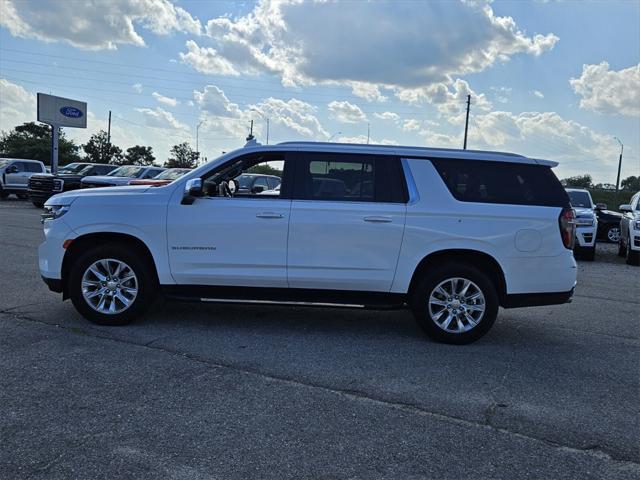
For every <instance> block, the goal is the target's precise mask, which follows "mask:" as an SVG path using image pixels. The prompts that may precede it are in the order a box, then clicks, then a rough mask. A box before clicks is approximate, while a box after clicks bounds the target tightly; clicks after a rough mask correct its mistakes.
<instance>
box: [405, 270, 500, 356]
mask: <svg viewBox="0 0 640 480" xmlns="http://www.w3.org/2000/svg"><path fill="white" fill-rule="evenodd" d="M410 303H411V308H412V310H413V314H414V316H415V318H416V321H417V322H418V325H420V327H421V328H422V330H423V331H424V332H425V333H426V334H427V335H428V336H429V337H430V338H432V339H433V340H436V341H438V342H443V343H451V344H458V345H461V344H466V343H471V342H474V341H476V340H478V339H479V338H480V337H482V336H483V335H485V334H486V333H487V332H488V331H489V329H491V327H492V326H493V323H494V322H495V320H496V317H497V315H498V294H497V291H496V286H495V285H494V283H493V281H492V280H491V278H490V277H489V276H488V275H486V274H485V273H484V272H482V271H481V270H478V269H477V268H475V267H473V266H467V265H464V264H455V263H454V264H449V265H445V266H441V267H436V268H434V270H433V271H430V272H427V273H426V274H425V275H424V276H423V277H422V279H420V280H419V282H418V284H417V285H416V287H415V288H414V289H413V291H412V292H411V296H410Z"/></svg>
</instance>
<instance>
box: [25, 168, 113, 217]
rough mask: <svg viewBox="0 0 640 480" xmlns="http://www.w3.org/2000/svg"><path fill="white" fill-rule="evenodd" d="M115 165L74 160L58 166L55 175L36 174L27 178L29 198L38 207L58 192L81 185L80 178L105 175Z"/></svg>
mask: <svg viewBox="0 0 640 480" xmlns="http://www.w3.org/2000/svg"><path fill="white" fill-rule="evenodd" d="M116 168H118V167H117V165H109V164H106V163H82V162H75V163H70V164H68V165H65V166H63V167H60V168H59V169H58V173H57V174H56V175H52V174H50V173H47V174H36V175H33V176H32V177H31V178H30V179H29V189H28V195H29V200H30V201H31V202H32V203H33V204H34V205H35V206H36V207H39V208H42V206H43V205H44V202H46V201H47V200H48V199H49V197H51V196H52V195H55V194H57V193H60V192H68V191H69V190H75V189H77V188H80V187H81V186H82V183H81V181H82V179H83V178H84V177H87V176H91V175H106V174H108V173H110V172H112V171H113V170H115V169H116Z"/></svg>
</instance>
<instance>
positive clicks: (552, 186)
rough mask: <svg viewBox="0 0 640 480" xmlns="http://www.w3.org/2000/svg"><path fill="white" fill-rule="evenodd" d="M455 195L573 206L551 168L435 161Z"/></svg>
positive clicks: (484, 200) (479, 199)
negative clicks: (570, 204)
mask: <svg viewBox="0 0 640 480" xmlns="http://www.w3.org/2000/svg"><path fill="white" fill-rule="evenodd" d="M431 161H432V162H433V164H434V165H435V167H436V170H438V173H439V174H440V176H441V177H442V180H443V181H444V183H445V184H446V185H447V188H448V189H449V191H450V192H451V194H452V195H453V196H454V197H455V198H456V199H457V200H460V201H462V202H478V203H504V204H512V205H539V206H545V207H566V206H569V197H568V195H567V192H566V191H565V190H564V188H563V187H562V185H561V184H560V181H559V180H558V179H557V177H556V176H555V175H554V173H553V172H552V171H551V168H550V167H546V166H543V165H529V164H521V163H508V162H489V161H478V160H457V159H448V158H439V159H432V160H431Z"/></svg>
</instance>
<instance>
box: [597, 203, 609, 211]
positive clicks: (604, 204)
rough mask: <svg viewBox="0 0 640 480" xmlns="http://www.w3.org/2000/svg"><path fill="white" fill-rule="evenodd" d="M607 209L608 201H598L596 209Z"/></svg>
mask: <svg viewBox="0 0 640 480" xmlns="http://www.w3.org/2000/svg"><path fill="white" fill-rule="evenodd" d="M606 209H607V204H606V203H596V210H606Z"/></svg>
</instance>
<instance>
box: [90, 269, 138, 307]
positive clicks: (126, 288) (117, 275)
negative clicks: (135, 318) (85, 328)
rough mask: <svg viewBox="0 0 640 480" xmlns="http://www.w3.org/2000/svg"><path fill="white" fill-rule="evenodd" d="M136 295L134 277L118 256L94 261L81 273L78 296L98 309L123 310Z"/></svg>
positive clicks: (136, 286) (136, 287)
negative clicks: (80, 291)
mask: <svg viewBox="0 0 640 480" xmlns="http://www.w3.org/2000/svg"><path fill="white" fill-rule="evenodd" d="M137 295H138V278H137V277H136V274H135V272H134V271H133V270H132V268H131V267H130V266H129V265H127V264H126V263H124V262H123V261H121V260H116V259H114V258H105V259H102V260H98V261H97V262H94V263H93V264H91V265H90V266H89V268H87V270H86V271H85V272H84V275H83V276H82V296H83V297H84V299H85V301H86V302H87V304H88V305H89V306H90V307H91V308H93V309H94V310H95V311H97V312H99V313H103V314H105V315H114V314H117V313H122V312H124V311H125V310H126V309H127V308H129V307H130V306H131V304H133V301H134V300H135V299H136V297H137Z"/></svg>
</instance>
